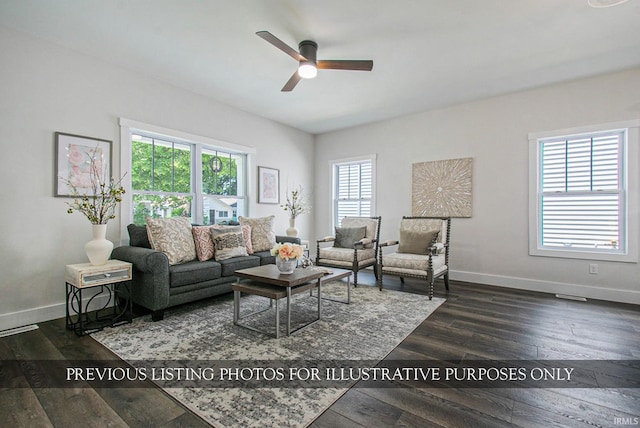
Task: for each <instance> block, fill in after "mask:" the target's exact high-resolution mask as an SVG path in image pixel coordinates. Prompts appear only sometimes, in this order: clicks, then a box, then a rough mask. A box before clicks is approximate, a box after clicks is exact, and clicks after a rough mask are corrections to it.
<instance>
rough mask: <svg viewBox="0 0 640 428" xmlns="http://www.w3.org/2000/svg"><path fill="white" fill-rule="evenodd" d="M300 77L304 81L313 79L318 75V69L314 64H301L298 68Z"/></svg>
mask: <svg viewBox="0 0 640 428" xmlns="http://www.w3.org/2000/svg"><path fill="white" fill-rule="evenodd" d="M298 75H299V76H300V77H302V78H303V79H313V78H314V77H316V76H317V75H318V69H317V68H316V65H315V64H313V63H312V62H301V63H300V67H298Z"/></svg>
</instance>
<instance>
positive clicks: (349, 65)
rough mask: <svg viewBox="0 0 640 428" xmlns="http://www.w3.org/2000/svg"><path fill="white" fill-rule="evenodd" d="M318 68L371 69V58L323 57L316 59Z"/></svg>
mask: <svg viewBox="0 0 640 428" xmlns="http://www.w3.org/2000/svg"><path fill="white" fill-rule="evenodd" d="M318 68H321V69H324V70H356V71H371V69H373V61H371V60H348V59H323V60H319V61H318Z"/></svg>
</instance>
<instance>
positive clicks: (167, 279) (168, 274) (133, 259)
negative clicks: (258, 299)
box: [111, 224, 300, 321]
mask: <svg viewBox="0 0 640 428" xmlns="http://www.w3.org/2000/svg"><path fill="white" fill-rule="evenodd" d="M127 229H128V231H129V245H125V246H121V247H117V248H114V249H113V252H112V253H111V258H113V259H117V260H122V261H126V262H129V263H131V264H133V279H132V287H131V299H132V300H133V303H135V304H137V305H140V306H143V307H145V308H147V309H149V310H151V311H152V314H151V318H152V319H153V321H158V320H161V319H163V318H164V310H165V309H166V308H169V307H172V306H176V305H180V304H183V303H188V302H192V301H195V300H199V299H204V298H207V297H213V296H217V295H220V294H223V293H229V292H231V284H232V283H233V282H236V281H237V279H238V278H237V277H236V276H235V275H234V272H235V271H236V270H238V269H246V268H250V267H254V266H261V265H265V264H271V263H275V258H274V257H273V256H272V255H271V254H270V252H269V251H262V252H259V253H254V254H252V255H249V256H241V257H233V258H231V259H227V260H222V261H215V260H207V261H199V260H193V261H190V262H186V263H181V264H177V265H172V266H170V265H169V259H168V258H167V256H166V255H165V254H164V253H162V252H160V251H156V250H153V249H151V245H150V243H149V239H148V237H147V230H146V226H138V225H135V224H130V225H129V226H127ZM276 241H277V242H293V243H298V244H299V243H300V239H299V238H292V237H288V236H276Z"/></svg>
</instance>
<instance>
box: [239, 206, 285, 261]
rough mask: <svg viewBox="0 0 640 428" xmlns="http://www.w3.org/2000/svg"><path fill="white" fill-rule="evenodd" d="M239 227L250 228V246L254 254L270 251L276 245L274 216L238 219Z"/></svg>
mask: <svg viewBox="0 0 640 428" xmlns="http://www.w3.org/2000/svg"><path fill="white" fill-rule="evenodd" d="M239 220H240V225H245V224H248V225H249V226H251V245H252V247H253V251H254V252H259V251H266V250H270V249H271V248H272V247H273V246H274V245H275V244H276V216H274V215H270V216H268V217H260V218H250V217H242V216H241V217H240V218H239Z"/></svg>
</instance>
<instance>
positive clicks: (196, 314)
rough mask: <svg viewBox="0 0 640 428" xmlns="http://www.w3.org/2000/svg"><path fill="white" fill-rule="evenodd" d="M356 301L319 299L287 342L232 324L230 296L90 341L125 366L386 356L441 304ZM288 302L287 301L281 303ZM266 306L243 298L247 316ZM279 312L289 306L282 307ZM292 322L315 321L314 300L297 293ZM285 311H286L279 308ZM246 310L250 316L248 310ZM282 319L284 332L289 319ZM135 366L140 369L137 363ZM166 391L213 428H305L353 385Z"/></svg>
mask: <svg viewBox="0 0 640 428" xmlns="http://www.w3.org/2000/svg"><path fill="white" fill-rule="evenodd" d="M351 290H352V291H351V304H349V305H347V304H343V303H337V302H333V301H329V300H323V301H322V319H321V320H319V321H318V322H316V323H314V324H312V325H310V326H308V327H306V328H304V329H302V330H300V331H298V332H296V333H294V334H292V335H291V336H288V337H280V338H279V339H275V338H272V337H269V336H267V335H264V334H261V333H257V332H254V331H252V330H249V329H245V328H242V327H240V326H236V325H234V324H233V299H232V298H231V297H230V296H224V297H221V298H217V299H210V300H206V301H202V302H198V303H194V304H190V305H184V306H180V307H178V308H174V309H171V310H167V311H166V312H165V319H164V320H162V321H158V322H152V321H151V319H150V316H146V317H140V318H136V319H134V321H133V323H132V324H126V325H122V326H119V327H116V328H112V329H105V330H103V331H101V332H98V333H94V334H93V335H92V337H93V338H94V339H96V340H97V341H98V342H100V343H101V344H103V345H104V346H106V347H107V348H109V349H110V350H111V351H113V352H114V353H115V354H117V355H118V356H119V357H120V358H122V359H123V360H125V361H128V362H135V361H141V360H155V361H159V360H165V361H166V360H200V361H205V360H207V361H214V360H215V361H241V360H249V361H253V360H255V361H265V360H268V361H274V362H286V361H289V360H308V361H338V360H372V361H380V360H382V359H384V358H385V356H387V355H388V354H389V352H391V351H392V350H393V349H394V348H395V347H396V346H397V345H398V344H400V342H402V340H404V339H405V338H406V337H407V336H408V335H409V334H410V333H411V332H412V331H413V330H414V329H415V328H416V327H417V326H418V325H420V323H422V322H423V321H424V320H425V319H426V318H427V317H428V316H429V315H430V314H431V313H432V312H433V311H434V310H435V309H437V307H438V306H440V305H441V304H442V303H443V302H444V299H438V298H434V299H433V300H431V301H430V300H429V299H428V297H427V296H423V295H416V294H409V293H403V292H397V291H390V290H382V291H379V290H378V288H377V287H371V286H360V287H357V288H352V289H351ZM323 296H326V297H330V298H333V299H337V300H339V299H344V298H345V297H346V284H345V283H343V282H336V283H332V284H328V285H327V286H325V287H323ZM281 302H284V301H281ZM265 306H268V300H267V299H264V298H261V297H257V296H246V297H242V311H243V313H247V312H250V311H252V310H257V309H261V308H263V307H265ZM280 306H281V307H284V306H286V305H285V304H281V305H280ZM292 308H293V310H292V325H293V326H295V325H296V324H297V323H301V322H304V318H306V319H307V320H308V319H309V318H310V316H311V318H312V317H313V314H314V311H315V310H316V308H317V299H316V298H313V297H310V296H309V295H308V294H306V295H305V294H304V293H302V294H299V295H297V296H294V301H293V306H292ZM281 310H283V308H281ZM245 311H247V312H245ZM273 317H274V312H273V310H269V311H267V312H264V313H262V314H260V315H256V316H254V317H251V318H248V320H251V322H253V323H254V326H256V327H259V328H261V329H268V328H272V329H273V327H272V325H273V319H274V318H273ZM285 319H286V318H285V316H284V312H282V315H281V328H283V325H284V322H283V321H284V320H285ZM132 365H135V364H134V363H132ZM163 389H164V390H165V391H166V392H167V393H168V394H170V395H172V396H173V397H174V398H176V399H177V400H178V401H180V402H181V403H183V404H184V405H185V406H187V407H188V408H189V409H191V410H192V411H194V412H195V413H196V414H198V415H200V416H201V417H202V418H203V419H205V420H206V421H208V422H209V423H211V424H212V425H213V426H215V427H221V428H222V427H250V426H259V427H269V426H274V427H276V426H277V427H284V426H292V427H304V426H307V425H308V424H310V423H311V422H313V420H314V419H315V418H317V417H318V416H319V415H320V414H321V413H322V412H324V411H325V410H326V409H327V408H328V407H329V406H331V404H332V403H334V402H335V401H336V400H337V399H338V398H339V397H340V396H341V395H342V394H344V393H345V392H346V391H347V390H348V388H344V387H342V388H340V387H326V388H325V387H322V388H296V387H284V388H281V387H260V388H254V387H249V388H235V387H224V388H209V387H197V386H196V387H169V388H167V387H166V385H165V387H164V388H163Z"/></svg>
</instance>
